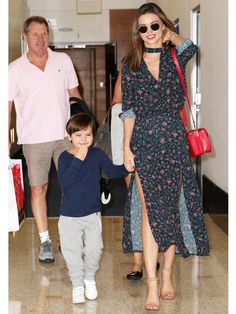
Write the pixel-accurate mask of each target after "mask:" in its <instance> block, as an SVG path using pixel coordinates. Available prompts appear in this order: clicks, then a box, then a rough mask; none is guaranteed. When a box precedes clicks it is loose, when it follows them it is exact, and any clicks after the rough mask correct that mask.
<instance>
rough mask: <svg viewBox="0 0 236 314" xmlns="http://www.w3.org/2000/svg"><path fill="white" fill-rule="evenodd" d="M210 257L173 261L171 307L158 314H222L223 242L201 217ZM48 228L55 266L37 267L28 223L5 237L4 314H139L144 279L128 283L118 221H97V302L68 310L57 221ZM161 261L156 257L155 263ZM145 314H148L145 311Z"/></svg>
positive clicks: (224, 286) (128, 263)
mask: <svg viewBox="0 0 236 314" xmlns="http://www.w3.org/2000/svg"><path fill="white" fill-rule="evenodd" d="M206 224H207V228H208V233H209V238H210V245H211V255H210V256H209V257H200V258H198V257H195V256H191V257H189V258H187V259H183V258H181V257H179V256H176V262H175V268H174V277H173V279H174V285H175V287H176V291H177V297H176V299H175V300H174V301H163V300H162V301H161V309H160V311H159V312H156V313H160V314H225V313H227V312H228V310H227V273H228V271H227V264H228V262H227V256H228V253H227V251H228V248H227V241H228V237H227V235H226V234H225V232H223V231H222V230H221V229H220V228H219V227H218V226H217V225H216V224H215V223H214V222H213V220H212V218H211V217H210V216H208V215H207V216H206ZM49 227H50V232H51V236H52V239H53V241H54V246H55V263H54V264H53V265H42V264H40V263H39V262H38V245H39V239H38V235H37V231H36V227H35V224H34V220H33V219H27V220H26V221H25V222H24V223H23V225H22V227H21V229H20V231H19V232H17V233H16V235H15V237H13V236H12V235H10V237H9V300H10V303H9V309H10V311H9V313H10V314H20V313H22V314H28V313H30V314H31V313H37V314H54V313H55V314H70V313H73V314H85V313H86V314H95V313H96V314H141V313H146V311H145V310H144V309H143V305H144V302H145V296H146V282H145V272H144V278H143V279H142V280H140V281H137V282H130V281H128V280H127V279H126V274H127V273H128V272H129V271H130V270H131V262H132V258H131V256H130V255H124V254H123V253H122V249H121V228H122V218H120V217H103V236H104V245H105V246H104V254H103V257H102V260H101V268H100V270H99V271H98V273H97V286H98V289H99V297H98V299H97V300H96V301H86V303H85V304H84V305H72V303H71V283H70V281H69V278H68V274H67V270H66V266H65V262H64V260H63V256H62V255H61V253H60V252H59V249H58V245H59V241H58V232H57V219H50V221H49ZM161 258H162V256H160V259H161ZM148 312H149V313H153V312H151V311H148Z"/></svg>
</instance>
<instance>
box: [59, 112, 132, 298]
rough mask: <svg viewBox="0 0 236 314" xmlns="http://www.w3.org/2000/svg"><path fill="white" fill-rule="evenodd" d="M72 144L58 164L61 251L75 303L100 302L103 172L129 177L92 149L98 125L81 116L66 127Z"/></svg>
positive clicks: (121, 167) (116, 176)
mask: <svg viewBox="0 0 236 314" xmlns="http://www.w3.org/2000/svg"><path fill="white" fill-rule="evenodd" d="M66 130H67V133H68V134H69V138H70V140H71V142H72V144H73V148H72V149H71V150H70V151H64V152H63V153H62V154H61V155H60V157H59V161H58V178H59V183H60V186H61V189H62V203H61V207H60V218H59V222H58V229H59V235H60V244H61V251H62V254H63V256H64V258H65V261H66V264H67V268H68V271H69V276H70V279H71V282H72V285H73V292H72V299H73V303H83V302H85V296H86V298H87V299H89V300H94V299H96V298H97V294H98V293H97V288H96V282H95V274H96V271H97V270H98V269H99V261H100V257H101V254H102V248H103V241H102V225H101V214H100V179H101V174H100V173H101V169H102V170H103V171H104V172H105V173H106V175H107V176H109V177H111V178H118V177H122V176H126V175H127V171H126V170H125V167H124V165H121V166H115V165H113V164H112V162H111V161H110V159H109V158H108V157H107V155H106V154H105V153H104V152H103V151H102V150H101V149H99V148H95V147H91V145H92V143H93V133H94V130H95V125H94V123H93V121H92V119H91V118H90V117H89V116H88V115H86V114H84V113H79V114H76V115H74V116H72V117H71V118H70V120H69V121H68V123H67V125H66Z"/></svg>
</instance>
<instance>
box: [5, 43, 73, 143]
mask: <svg viewBox="0 0 236 314" xmlns="http://www.w3.org/2000/svg"><path fill="white" fill-rule="evenodd" d="M76 86H78V79H77V76H76V73H75V70H74V67H73V64H72V61H71V59H70V57H69V56H68V55H67V54H65V53H62V52H54V51H52V50H51V49H49V48H48V60H47V63H46V67H45V70H44V71H42V70H40V69H39V68H38V67H36V66H35V65H33V64H32V63H30V61H29V59H28V58H27V53H25V54H24V55H23V56H21V57H20V58H18V59H16V60H15V61H13V62H12V63H11V64H10V65H9V101H14V104H15V108H16V126H17V127H16V128H17V136H18V144H37V143H45V142H51V141H55V140H60V139H63V138H64V137H65V136H67V133H66V131H65V125H66V123H67V121H68V119H69V117H70V103H69V94H68V89H72V88H75V87H76Z"/></svg>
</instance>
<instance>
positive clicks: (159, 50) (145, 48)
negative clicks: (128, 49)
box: [144, 47, 162, 53]
mask: <svg viewBox="0 0 236 314" xmlns="http://www.w3.org/2000/svg"><path fill="white" fill-rule="evenodd" d="M144 51H145V52H150V53H155V52H162V48H147V47H144Z"/></svg>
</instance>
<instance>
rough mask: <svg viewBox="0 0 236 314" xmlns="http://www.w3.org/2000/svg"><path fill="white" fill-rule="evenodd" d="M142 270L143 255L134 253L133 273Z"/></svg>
mask: <svg viewBox="0 0 236 314" xmlns="http://www.w3.org/2000/svg"><path fill="white" fill-rule="evenodd" d="M141 270H142V253H141V252H134V253H133V271H141Z"/></svg>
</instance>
